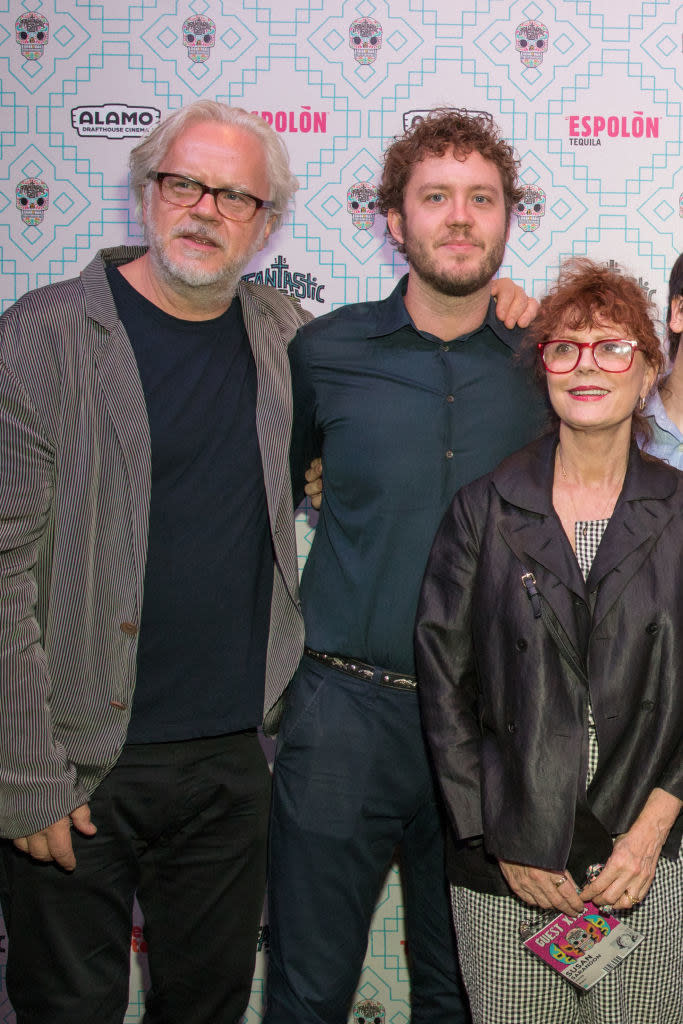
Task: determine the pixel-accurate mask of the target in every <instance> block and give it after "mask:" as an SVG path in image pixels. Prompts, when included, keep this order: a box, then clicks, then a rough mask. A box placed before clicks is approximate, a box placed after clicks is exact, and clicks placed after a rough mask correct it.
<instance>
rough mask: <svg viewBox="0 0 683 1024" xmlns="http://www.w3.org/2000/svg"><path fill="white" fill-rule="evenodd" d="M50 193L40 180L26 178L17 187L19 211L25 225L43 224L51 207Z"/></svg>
mask: <svg viewBox="0 0 683 1024" xmlns="http://www.w3.org/2000/svg"><path fill="white" fill-rule="evenodd" d="M49 199H50V191H49V189H48V187H47V185H46V184H45V182H44V181H41V180H40V178H24V180H23V181H20V182H19V184H18V185H17V210H19V212H20V213H21V219H22V220H23V222H24V224H28V225H29V226H30V227H35V226H36V225H38V224H41V223H42V221H43V217H44V216H45V211H46V210H47V208H48V206H49Z"/></svg>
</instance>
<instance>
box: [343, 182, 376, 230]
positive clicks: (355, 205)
mask: <svg viewBox="0 0 683 1024" xmlns="http://www.w3.org/2000/svg"><path fill="white" fill-rule="evenodd" d="M346 209H347V211H348V212H349V213H350V214H351V220H352V221H353V226H354V227H355V228H371V227H372V225H373V224H374V223H375V211H376V209H377V189H376V187H375V186H374V185H372V184H371V183H370V182H368V181H357V182H356V184H355V185H352V186H351V188H349V189H347V191H346Z"/></svg>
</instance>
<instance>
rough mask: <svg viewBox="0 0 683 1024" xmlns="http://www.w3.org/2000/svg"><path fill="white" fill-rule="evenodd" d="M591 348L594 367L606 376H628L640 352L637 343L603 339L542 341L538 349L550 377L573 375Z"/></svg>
mask: <svg viewBox="0 0 683 1024" xmlns="http://www.w3.org/2000/svg"><path fill="white" fill-rule="evenodd" d="M584 348H589V349H590V350H591V352H592V354H593V360H594V362H595V365H596V366H597V367H599V369H601V370H605V371H606V372H607V373H626V371H627V370H630V369H631V364H632V363H633V358H634V356H635V354H636V351H637V349H638V342H637V341H630V340H628V339H626V338H603V339H602V340H601V341H565V340H564V339H561V338H558V339H553V340H552V341H539V343H538V349H539V351H540V353H541V359H542V360H543V365H544V366H545V368H546V370H547V371H548V373H571V372H572V370H575V369H576V367H577V366H578V365H579V360H580V359H581V352H582V351H583V349H584Z"/></svg>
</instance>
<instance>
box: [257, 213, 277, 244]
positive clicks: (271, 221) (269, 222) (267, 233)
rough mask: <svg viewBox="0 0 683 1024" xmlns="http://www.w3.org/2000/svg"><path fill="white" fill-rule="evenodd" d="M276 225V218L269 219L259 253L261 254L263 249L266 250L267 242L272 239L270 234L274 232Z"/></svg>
mask: <svg viewBox="0 0 683 1024" xmlns="http://www.w3.org/2000/svg"><path fill="white" fill-rule="evenodd" d="M274 224H275V217H269V218H268V220H267V221H266V226H265V228H264V229H263V237H262V238H261V244H260V245H259V247H258V251H259V252H261V250H262V249H265V247H266V242H267V241H268V238H269V237H270V233H271V231H272V230H273V225H274Z"/></svg>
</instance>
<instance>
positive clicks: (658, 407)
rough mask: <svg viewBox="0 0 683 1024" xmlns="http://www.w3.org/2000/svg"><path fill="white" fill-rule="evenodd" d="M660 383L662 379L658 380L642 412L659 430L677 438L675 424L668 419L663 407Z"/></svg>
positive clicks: (677, 433) (677, 432)
mask: <svg viewBox="0 0 683 1024" xmlns="http://www.w3.org/2000/svg"><path fill="white" fill-rule="evenodd" d="M664 379H666V378H664ZM661 385H662V381H661V380H660V382H659V386H658V387H657V388H655V390H654V391H653V392H652V394H651V395H650V397H649V398H648V400H647V404H646V405H645V409H644V410H643V412H644V414H645V415H646V416H649V417H651V418H652V419H653V420H654V421H655V423H656V424H657V426H658V427H659V429H660V430H665V431H666V432H667V433H669V434H671V435H672V436H673V437H676V438H677V437H679V436H680V434H679V431H678V430H677V428H676V424H675V423H673V422H672V421H671V420H670V419H669V416H668V414H667V411H666V409H665V408H664V402H663V401H662V396H661V395H660V393H659V388H660V387H661Z"/></svg>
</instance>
